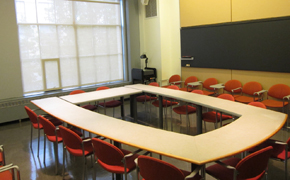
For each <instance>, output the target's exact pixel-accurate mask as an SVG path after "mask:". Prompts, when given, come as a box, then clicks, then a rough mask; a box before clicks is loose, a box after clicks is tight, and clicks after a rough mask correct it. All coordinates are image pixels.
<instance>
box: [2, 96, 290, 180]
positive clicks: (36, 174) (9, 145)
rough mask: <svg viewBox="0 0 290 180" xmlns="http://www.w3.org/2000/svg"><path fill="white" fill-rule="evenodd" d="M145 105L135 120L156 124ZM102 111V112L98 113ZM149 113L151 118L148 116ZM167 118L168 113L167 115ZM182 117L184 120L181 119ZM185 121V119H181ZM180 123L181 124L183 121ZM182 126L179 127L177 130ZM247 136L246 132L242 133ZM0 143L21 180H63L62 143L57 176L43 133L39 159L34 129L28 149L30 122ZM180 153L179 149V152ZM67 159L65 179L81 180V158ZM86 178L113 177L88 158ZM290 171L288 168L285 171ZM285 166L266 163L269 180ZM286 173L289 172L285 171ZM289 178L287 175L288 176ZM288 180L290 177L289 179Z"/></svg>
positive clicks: (5, 128) (281, 135)
mask: <svg viewBox="0 0 290 180" xmlns="http://www.w3.org/2000/svg"><path fill="white" fill-rule="evenodd" d="M125 104H126V106H125V107H126V108H125V110H126V114H128V113H129V106H128V104H129V102H128V101H125ZM144 109H145V108H144V104H141V103H138V119H140V120H142V122H143V123H144V124H147V125H151V126H154V125H156V119H155V118H156V117H157V114H158V111H157V109H156V108H155V107H154V106H151V113H148V111H149V110H147V113H145V111H144ZM118 111H119V110H118V109H116V115H115V116H116V117H119V116H120V113H119V114H118ZM100 112H101V113H102V112H103V111H102V110H101V111H100ZM107 114H109V115H110V114H112V111H110V110H107ZM150 114H151V118H150V116H149V115H150ZM168 115H170V113H168ZM183 118H184V117H183ZM190 119H191V126H192V127H191V128H190V134H191V135H194V134H195V128H194V126H195V118H194V116H193V115H191V116H190ZM171 120H172V122H173V130H174V131H176V132H180V131H181V132H182V133H185V132H186V129H185V128H184V127H182V126H180V121H179V115H177V114H175V113H173V118H172V119H171V118H169V120H168V124H169V127H170V123H171ZM184 121H185V120H184ZM184 121H183V122H182V125H183V124H184V123H185V122H184ZM180 127H181V128H180ZM207 129H208V130H213V125H212V124H207ZM245 133H247V132H245ZM289 135H290V133H289V132H288V131H286V130H280V131H279V132H278V133H277V134H276V135H275V136H274V137H273V138H275V139H278V140H281V141H284V142H285V141H286V140H287V139H288V137H289ZM0 144H3V145H4V148H5V153H6V154H5V155H6V163H7V164H9V163H13V164H16V165H18V166H19V168H20V173H21V177H22V179H23V180H29V179H31V180H36V179H38V180H51V179H53V180H54V179H55V180H58V179H62V176H61V171H62V154H63V151H62V144H59V146H58V149H59V161H60V166H59V170H58V175H56V174H55V173H54V167H55V161H54V153H53V144H52V143H50V142H48V141H47V145H46V164H44V163H43V134H42V132H41V143H40V152H39V157H37V131H36V130H34V135H33V143H32V145H33V146H32V147H33V148H32V149H33V151H31V149H30V121H28V120H23V121H22V122H21V123H19V122H14V123H7V124H1V125H0ZM123 148H125V149H129V150H134V148H132V147H128V146H125V145H123ZM180 150H181V151H182V148H181V149H180ZM153 156H154V157H158V155H157V154H154V155H153ZM68 157H69V159H68V161H67V163H66V164H67V168H66V176H65V179H76V180H79V179H81V175H82V159H81V158H74V157H70V156H69V155H68ZM87 160H88V161H87V162H88V164H87V167H86V169H87V177H88V179H93V172H94V171H95V172H96V176H97V179H99V180H107V179H108V180H109V179H111V178H112V176H111V174H110V173H108V172H106V171H105V170H103V169H102V168H101V167H100V166H98V165H96V168H95V169H93V168H92V162H91V159H90V158H87ZM163 160H165V161H168V162H170V163H172V164H174V165H175V166H177V167H178V168H181V169H185V170H190V167H191V165H190V164H189V163H186V162H182V161H179V160H176V159H171V158H167V157H163ZM288 169H289V168H288ZM283 171H284V164H283V162H278V161H275V160H270V162H269V173H268V174H269V175H268V179H269V180H283V179H284V172H283ZM288 171H289V170H288ZM288 175H289V176H290V172H289V173H288ZM128 177H129V178H128V180H136V179H137V177H136V172H135V171H133V172H132V173H130V174H129V176H128ZM288 178H290V177H288ZM206 179H207V180H212V179H214V178H212V177H210V176H209V175H207V176H206Z"/></svg>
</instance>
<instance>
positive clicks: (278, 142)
mask: <svg viewBox="0 0 290 180" xmlns="http://www.w3.org/2000/svg"><path fill="white" fill-rule="evenodd" d="M268 142H269V143H271V144H279V145H287V143H285V142H282V141H277V140H274V139H269V140H268Z"/></svg>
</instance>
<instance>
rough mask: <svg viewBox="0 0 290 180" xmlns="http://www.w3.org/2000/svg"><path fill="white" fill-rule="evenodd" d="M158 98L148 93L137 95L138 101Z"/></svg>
mask: <svg viewBox="0 0 290 180" xmlns="http://www.w3.org/2000/svg"><path fill="white" fill-rule="evenodd" d="M156 99H157V97H155V96H148V95H141V96H138V97H136V101H137V102H145V101H152V100H156Z"/></svg>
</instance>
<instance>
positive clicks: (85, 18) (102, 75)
mask: <svg viewBox="0 0 290 180" xmlns="http://www.w3.org/2000/svg"><path fill="white" fill-rule="evenodd" d="M15 4H16V16H17V24H18V34H19V46H20V59H21V66H22V67H21V68H22V81H23V89H24V94H27V93H32V92H42V91H48V90H55V89H63V88H70V87H77V86H84V85H92V84H98V83H104V82H113V81H122V80H124V69H123V67H124V66H123V65H124V58H123V46H122V44H123V43H122V40H123V38H122V22H123V21H122V19H121V17H122V15H121V12H122V11H121V3H120V0H102V1H100V0H98V1H94V2H81V1H68V0H15Z"/></svg>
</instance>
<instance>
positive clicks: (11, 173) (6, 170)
mask: <svg viewBox="0 0 290 180" xmlns="http://www.w3.org/2000/svg"><path fill="white" fill-rule="evenodd" d="M0 179H3V180H16V179H17V180H20V171H19V167H18V166H16V165H13V164H9V165H6V166H2V167H0Z"/></svg>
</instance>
